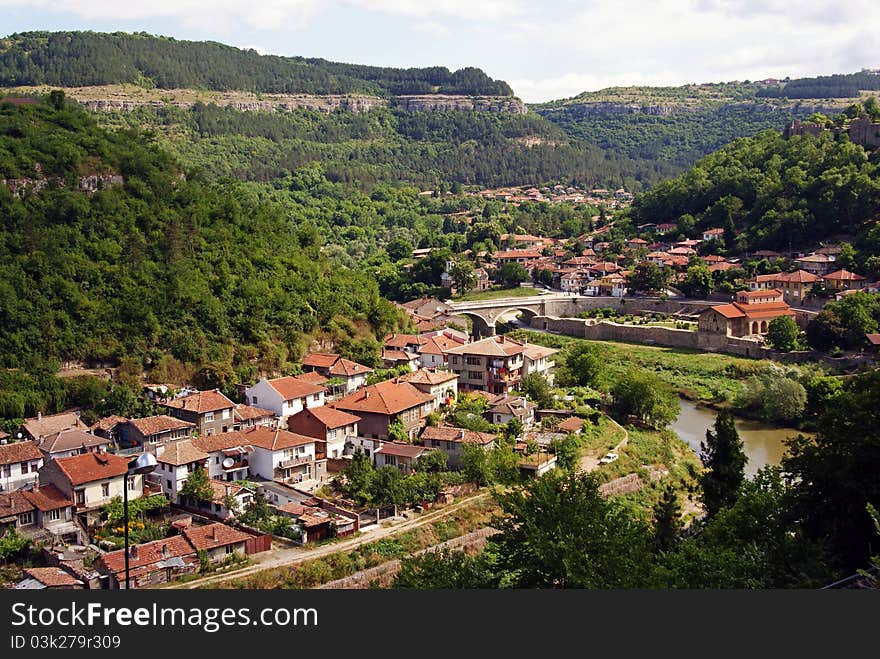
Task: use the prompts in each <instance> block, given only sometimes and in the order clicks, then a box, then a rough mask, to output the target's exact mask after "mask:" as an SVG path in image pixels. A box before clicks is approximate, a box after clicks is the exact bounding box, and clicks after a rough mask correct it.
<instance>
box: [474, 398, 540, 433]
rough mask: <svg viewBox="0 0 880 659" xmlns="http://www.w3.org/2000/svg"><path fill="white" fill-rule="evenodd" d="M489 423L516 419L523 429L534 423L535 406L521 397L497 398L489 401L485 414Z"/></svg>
mask: <svg viewBox="0 0 880 659" xmlns="http://www.w3.org/2000/svg"><path fill="white" fill-rule="evenodd" d="M485 416H486V418H487V419H488V420H489V421H490V422H491V423H507V422H508V421H510V420H512V419H517V420H518V421H519V422H520V423H522V425H523V427H524V428H528V427H529V426H531V425H532V424H533V423H534V422H535V404H534V403H530V402H529V401H528V400H526V399H525V398H524V397H523V396H509V395H506V394H505V395H503V396H497V397H496V398H494V399H492V400H490V401H489V409H488V410H487V411H486V414H485Z"/></svg>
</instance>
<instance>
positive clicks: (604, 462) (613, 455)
mask: <svg viewBox="0 0 880 659" xmlns="http://www.w3.org/2000/svg"><path fill="white" fill-rule="evenodd" d="M619 457H620V456H619V455H617V453H615V452H614V451H611V452H610V453H606V454H605V457H603V458H602V459H601V460H599V464H600V465H607V464H610V463H612V462H614V461H615V460H617V458H619Z"/></svg>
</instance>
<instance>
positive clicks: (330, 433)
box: [327, 428, 336, 439]
mask: <svg viewBox="0 0 880 659" xmlns="http://www.w3.org/2000/svg"><path fill="white" fill-rule="evenodd" d="M327 439H336V428H333V429H332V430H328V431H327Z"/></svg>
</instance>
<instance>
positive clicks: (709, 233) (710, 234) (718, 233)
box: [703, 229, 724, 242]
mask: <svg viewBox="0 0 880 659" xmlns="http://www.w3.org/2000/svg"><path fill="white" fill-rule="evenodd" d="M719 238H724V229H706V230H705V231H704V232H703V240H705V241H707V242H708V241H710V240H717V239H719Z"/></svg>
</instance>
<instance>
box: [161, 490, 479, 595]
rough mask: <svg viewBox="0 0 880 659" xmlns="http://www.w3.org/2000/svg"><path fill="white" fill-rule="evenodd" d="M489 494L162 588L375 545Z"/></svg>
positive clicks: (224, 578)
mask: <svg viewBox="0 0 880 659" xmlns="http://www.w3.org/2000/svg"><path fill="white" fill-rule="evenodd" d="M489 494H490V493H489V491H488V490H486V491H483V492H479V493H477V494H475V495H472V496H469V497H465V498H463V499H460V500H459V501H456V502H455V503H453V504H450V505H448V506H443V507H442V508H438V509H436V510H431V511H429V512H427V513H422V514H416V516H415V517H413V516H411V517H410V518H409V519H405V520H402V521H398V522H397V523H395V524H393V525H392V526H382V525H381V524H375V525H372V526H371V527H370V528H369V529H367V530H366V531H364V532H362V533H361V534H360V535H357V536H354V537H352V538H347V539H345V540H340V541H339V542H332V543H329V544H326V545H321V546H319V547H288V548H285V549H274V550H272V551H268V552H263V553H261V554H254V555H253V557H252V558H253V559H254V561H255V563H254V564H252V565H249V566H247V567H245V568H242V569H241V570H235V571H233V572H229V573H224V574H220V575H208V576H205V577H202V578H200V579H195V580H193V581H185V582H181V583H174V584H171V585H169V586H166V588H182V589H190V590H191V589H195V588H202V587H204V586H206V585H209V584H210V585H216V584H220V583H223V582H226V581H231V580H233V579H239V578H241V577H246V576H249V575H251V574H255V573H257V572H262V571H263V570H268V569H271V568H277V567H284V566H289V565H296V564H297V563H301V562H303V561H308V560H311V559H313V558H321V557H322V556H328V555H330V554H335V553H337V552H341V551H351V550H352V549H357V548H358V547H360V546H361V545H364V544H367V543H370V542H375V541H376V540H378V539H379V538H386V537H389V536H393V535H397V534H398V533H403V532H404V531H409V530H410V529H414V528H418V527H420V526H424V525H425V524H430V523H431V522H434V521H436V520H438V519H441V518H443V517H445V516H447V515H449V514H451V513H453V512H455V511H456V510H458V509H459V508H463V507H465V506H467V505H469V504H471V503H474V502H475V501H479V500H480V499H485V498H486V497H488V496H489ZM411 515H412V514H411Z"/></svg>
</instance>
